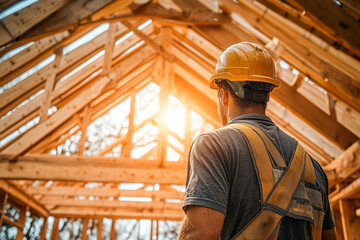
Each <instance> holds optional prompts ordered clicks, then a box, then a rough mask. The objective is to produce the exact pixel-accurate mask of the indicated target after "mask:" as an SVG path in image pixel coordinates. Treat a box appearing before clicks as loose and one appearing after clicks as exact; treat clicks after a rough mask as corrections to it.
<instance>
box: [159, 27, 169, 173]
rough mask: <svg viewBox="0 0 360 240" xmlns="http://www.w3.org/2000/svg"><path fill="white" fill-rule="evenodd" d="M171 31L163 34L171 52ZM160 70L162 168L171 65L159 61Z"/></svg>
mask: <svg viewBox="0 0 360 240" xmlns="http://www.w3.org/2000/svg"><path fill="white" fill-rule="evenodd" d="M171 39H172V36H171V29H170V28H168V27H166V28H163V32H162V46H163V48H164V49H166V50H169V48H170V47H171ZM159 64H160V69H159V76H160V101H159V103H160V106H159V112H160V120H159V140H158V159H159V160H160V166H163V165H164V162H165V161H166V159H167V122H166V114H167V109H168V101H169V92H170V91H169V85H170V84H169V83H170V76H171V73H170V70H171V69H170V65H172V64H171V63H168V62H166V61H165V59H164V58H160V59H159Z"/></svg>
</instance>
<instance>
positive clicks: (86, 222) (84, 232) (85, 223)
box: [81, 218, 89, 240]
mask: <svg viewBox="0 0 360 240" xmlns="http://www.w3.org/2000/svg"><path fill="white" fill-rule="evenodd" d="M82 224H83V229H82V231H81V240H86V239H88V235H87V230H88V225H89V219H88V218H84V219H83V222H82Z"/></svg>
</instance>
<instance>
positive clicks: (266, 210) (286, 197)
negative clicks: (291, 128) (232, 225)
mask: <svg viewBox="0 0 360 240" xmlns="http://www.w3.org/2000/svg"><path fill="white" fill-rule="evenodd" d="M228 126H229V127H235V128H237V129H239V130H240V131H242V132H243V133H244V135H245V136H246V138H247V139H248V142H249V145H250V148H251V150H252V152H253V157H254V161H255V163H256V166H257V168H258V174H259V179H260V182H261V187H262V195H263V201H262V203H263V204H262V208H261V210H260V212H259V213H258V214H257V215H256V216H255V217H254V218H253V219H252V220H251V221H250V222H249V223H248V224H247V225H246V227H245V228H244V229H242V231H240V232H239V233H238V234H236V235H235V237H234V238H233V239H236V240H238V239H258V238H260V239H263V238H266V239H268V238H271V237H273V236H276V234H277V231H278V230H279V224H280V220H281V218H282V217H283V214H282V212H286V211H287V210H288V208H289V205H290V203H291V199H292V196H293V194H294V192H295V190H296V188H297V186H298V184H299V182H300V181H301V177H302V175H303V172H304V169H305V150H304V149H303V148H302V146H301V145H299V144H298V146H297V148H296V151H295V154H294V156H293V158H292V159H291V161H290V163H289V165H288V166H287V168H286V170H285V172H284V173H283V175H282V176H281V177H280V179H279V181H278V182H277V183H276V184H274V176H273V175H272V174H273V171H272V165H271V162H270V159H269V157H268V154H267V151H266V148H265V144H264V142H263V141H262V138H260V137H259V135H260V133H259V135H258V134H256V133H255V131H256V130H253V128H250V127H249V126H246V125H244V124H242V123H234V124H230V125H228ZM259 132H261V130H259ZM269 141H270V140H269ZM273 151H274V150H273ZM265 155H267V157H265ZM283 161H284V160H283ZM262 174H265V175H264V176H265V177H264V176H263V175H262ZM270 175H271V176H272V178H271V177H270ZM263 181H266V182H265V183H264V182H263ZM263 186H266V187H267V188H268V187H270V186H272V187H271V190H270V191H267V192H266V195H265V194H264V188H263ZM264 199H265V200H264ZM274 208H278V209H280V210H278V211H274Z"/></svg>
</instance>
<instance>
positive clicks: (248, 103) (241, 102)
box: [217, 80, 267, 109]
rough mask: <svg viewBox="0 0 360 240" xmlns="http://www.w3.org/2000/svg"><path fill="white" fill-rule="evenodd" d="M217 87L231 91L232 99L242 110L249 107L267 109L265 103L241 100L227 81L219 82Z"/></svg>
mask: <svg viewBox="0 0 360 240" xmlns="http://www.w3.org/2000/svg"><path fill="white" fill-rule="evenodd" d="M217 86H218V88H219V91H220V89H224V90H227V91H229V93H230V95H231V97H232V98H233V99H234V102H235V103H236V105H238V106H239V107H241V108H248V107H262V108H264V109H266V106H267V103H265V102H264V103H263V102H254V101H249V100H245V99H241V98H240V97H238V96H237V95H236V94H235V92H234V90H233V89H232V88H231V87H230V85H229V83H228V82H227V81H225V80H222V81H219V82H218V83H217Z"/></svg>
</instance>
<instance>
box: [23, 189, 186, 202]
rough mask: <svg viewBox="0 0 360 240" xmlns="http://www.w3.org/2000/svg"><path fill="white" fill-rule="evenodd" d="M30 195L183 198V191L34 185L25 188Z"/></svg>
mask: <svg viewBox="0 0 360 240" xmlns="http://www.w3.org/2000/svg"><path fill="white" fill-rule="evenodd" d="M26 192H27V193H29V194H31V195H44V196H48V197H50V196H84V197H89V196H97V197H142V198H154V199H157V198H158V199H166V198H169V199H183V198H184V193H183V192H179V191H176V190H175V189H174V190H173V191H170V190H160V191H146V190H120V189H116V188H79V187H71V186H54V187H53V186H50V187H44V186H35V187H29V188H26Z"/></svg>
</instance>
